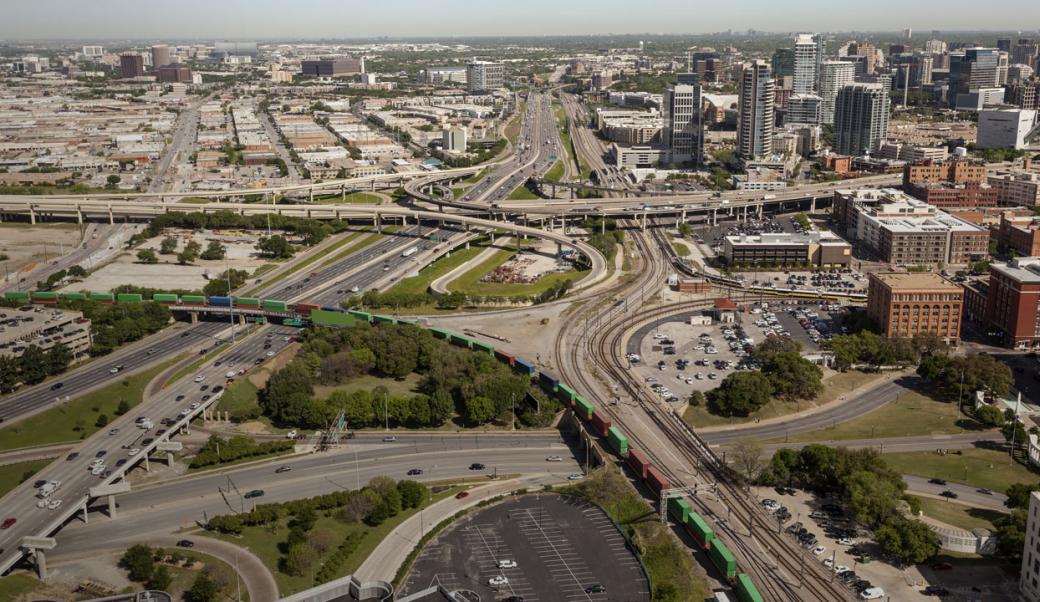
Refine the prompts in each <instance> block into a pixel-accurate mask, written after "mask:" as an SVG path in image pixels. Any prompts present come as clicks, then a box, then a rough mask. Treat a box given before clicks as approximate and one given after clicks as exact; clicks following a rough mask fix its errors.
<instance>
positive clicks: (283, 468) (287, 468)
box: [274, 466, 292, 474]
mask: <svg viewBox="0 0 1040 602" xmlns="http://www.w3.org/2000/svg"><path fill="white" fill-rule="evenodd" d="M290 470H292V466H279V467H278V468H276V469H275V471H274V472H275V474H281V473H283V472H289V471H290Z"/></svg>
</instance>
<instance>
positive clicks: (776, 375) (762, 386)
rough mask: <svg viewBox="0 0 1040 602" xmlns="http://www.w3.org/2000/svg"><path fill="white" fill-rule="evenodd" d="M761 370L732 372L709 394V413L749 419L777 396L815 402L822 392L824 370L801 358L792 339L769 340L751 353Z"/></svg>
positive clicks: (777, 338)
mask: <svg viewBox="0 0 1040 602" xmlns="http://www.w3.org/2000/svg"><path fill="white" fill-rule="evenodd" d="M752 357H753V358H754V359H755V361H757V362H758V363H759V364H760V365H761V366H762V368H761V370H753V371H739V372H731V373H730V374H728V375H727V376H726V378H724V379H723V380H722V382H721V383H720V385H719V387H718V388H716V389H713V390H711V391H709V392H708V394H707V395H706V398H707V405H708V410H709V411H710V412H712V413H713V414H718V415H720V416H747V415H749V414H751V413H752V412H754V411H755V410H757V409H759V408H761V407H762V406H764V405H765V404H766V403H768V402H769V400H770V399H772V398H773V397H776V398H777V399H781V400H784V401H795V400H799V399H813V398H815V397H816V396H817V395H818V394H819V393H820V391H822V390H823V370H821V369H820V367H819V366H817V365H816V364H814V363H812V362H810V361H809V360H807V359H805V358H803V357H802V356H801V345H799V344H798V342H797V341H794V340H792V339H786V338H782V337H775V336H771V337H767V338H766V339H765V340H764V341H763V342H761V343H759V345H758V346H757V347H756V348H755V350H754V351H753V352H752Z"/></svg>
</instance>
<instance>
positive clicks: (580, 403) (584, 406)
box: [574, 397, 596, 420]
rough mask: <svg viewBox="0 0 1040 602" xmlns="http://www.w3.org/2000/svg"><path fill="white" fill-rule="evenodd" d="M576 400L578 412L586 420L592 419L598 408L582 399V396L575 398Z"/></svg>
mask: <svg viewBox="0 0 1040 602" xmlns="http://www.w3.org/2000/svg"><path fill="white" fill-rule="evenodd" d="M574 402H575V404H576V405H575V408H576V409H577V412H578V414H579V415H581V417H582V418H584V419H585V420H592V414H593V413H594V412H595V411H596V408H595V407H594V406H593V405H592V404H591V403H589V402H587V401H585V400H584V399H581V398H580V397H579V398H578V399H575V400H574Z"/></svg>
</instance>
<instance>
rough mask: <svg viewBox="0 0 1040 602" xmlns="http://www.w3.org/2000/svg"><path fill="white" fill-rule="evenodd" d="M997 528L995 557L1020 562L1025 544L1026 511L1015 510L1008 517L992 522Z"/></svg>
mask: <svg viewBox="0 0 1040 602" xmlns="http://www.w3.org/2000/svg"><path fill="white" fill-rule="evenodd" d="M993 526H995V527H996V528H997V532H996V536H997V555H998V556H1000V557H1001V558H1004V559H1006V560H1009V561H1014V562H1020V561H1021V560H1022V550H1023V549H1024V548H1025V543H1026V510H1025V508H1016V509H1015V510H1013V511H1012V512H1011V514H1010V515H1008V516H1004V517H1001V518H999V519H997V520H996V521H994V523H993Z"/></svg>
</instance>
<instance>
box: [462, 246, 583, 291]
mask: <svg viewBox="0 0 1040 602" xmlns="http://www.w3.org/2000/svg"><path fill="white" fill-rule="evenodd" d="M515 253H516V251H515V250H513V249H499V250H498V251H497V252H495V254H494V255H492V256H491V257H489V258H488V259H486V260H484V261H482V262H480V264H478V265H477V266H476V267H474V268H473V269H471V270H469V271H467V272H466V273H464V274H462V275H461V276H459V277H458V278H456V279H455V280H452V281H451V284H450V285H449V287H448V288H449V290H451V291H459V292H462V293H465V294H467V295H490V296H502V297H512V296H518V295H538V294H540V293H542V292H543V291H545V290H547V289H548V288H549V287H551V286H553V285H555V284H557V283H559V282H562V281H564V280H572V281H575V282H576V281H578V280H581V279H582V278H584V277H585V275H586V274H587V273H588V272H578V271H575V270H571V271H568V272H552V273H549V274H545V275H544V276H542V277H541V278H539V279H538V280H535V281H534V282H532V283H530V284H511V283H507V282H480V279H481V278H483V277H484V275H485V274H487V273H488V272H490V271H491V270H493V269H495V268H497V267H498V266H500V265H502V264H503V263H505V262H506V261H507V260H508V259H509V258H510V257H512V256H513V255H514V254H515Z"/></svg>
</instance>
